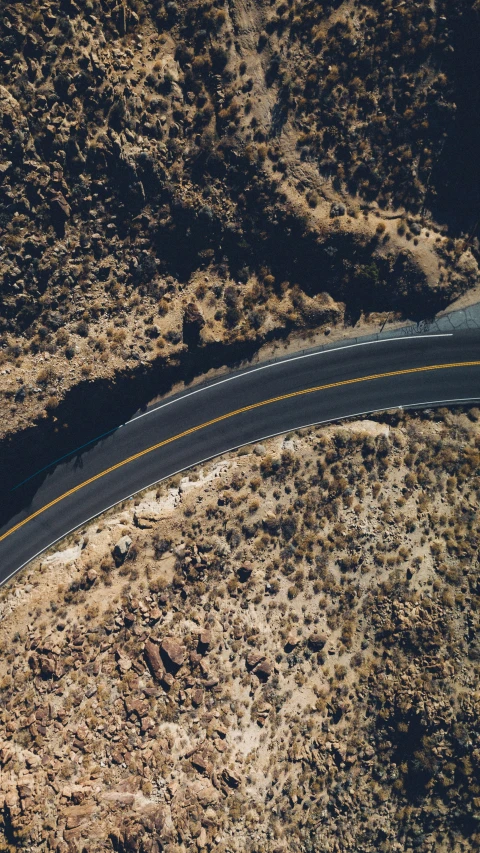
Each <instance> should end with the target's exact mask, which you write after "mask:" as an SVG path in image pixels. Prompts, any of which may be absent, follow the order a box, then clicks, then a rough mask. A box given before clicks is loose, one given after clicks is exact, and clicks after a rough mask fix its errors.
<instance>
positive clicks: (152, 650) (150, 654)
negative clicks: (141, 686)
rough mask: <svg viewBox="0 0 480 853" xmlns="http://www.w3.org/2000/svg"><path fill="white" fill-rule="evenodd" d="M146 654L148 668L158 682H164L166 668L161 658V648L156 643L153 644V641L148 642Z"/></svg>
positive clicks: (146, 643)
mask: <svg viewBox="0 0 480 853" xmlns="http://www.w3.org/2000/svg"><path fill="white" fill-rule="evenodd" d="M144 652H145V660H146V661H147V664H148V668H149V670H150V672H151V673H152V675H153V677H154V678H156V679H157V681H162V679H163V677H164V675H165V667H164V665H163V662H162V658H161V656H160V649H159V647H158V646H157V644H156V643H153V642H152V640H147V641H146V642H145V650H144Z"/></svg>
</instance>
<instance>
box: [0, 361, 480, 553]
mask: <svg viewBox="0 0 480 853" xmlns="http://www.w3.org/2000/svg"><path fill="white" fill-rule="evenodd" d="M479 366H480V361H460V362H453V363H451V364H434V365H430V366H429V367H411V368H408V369H406V370H392V371H390V372H389V373H373V374H372V375H371V376H361V377H359V378H358V379H343V380H342V381H341V382H330V383H329V384H328V385H317V386H315V387H314V388H305V389H304V390H303V391H292V392H290V393H289V394H281V395H280V396H279V397H271V398H270V399H269V400H262V401H261V402H259V403H252V404H251V405H250V406H243V407H242V408H241V409H235V411H233V412H227V414H225V415H219V417H218V418H212V420H210V421H206V422H205V423H203V424H199V425H198V426H194V427H190V429H186V430H184V432H179V433H178V434H177V435H173V436H172V437H171V438H166V439H164V441H159V442H158V444H152V446H151V447H147V448H146V450H141V451H139V453H134V455H133V456H129V457H128V459H123V460H122V462H117V464H116V465H112V466H111V468H106V469H105V471H101V472H100V473H99V474H95V476H94V477H90V479H89V480H85V482H84V483H80V484H79V485H78V486H75V487H74V488H73V489H69V491H68V492H65V493H64V494H63V495H60V496H59V497H58V498H55V500H53V501H50V503H48V504H45V506H43V507H42V508H41V509H37V511H36V512H34V513H32V515H29V516H28V518H24V519H23V521H19V523H18V524H16V525H15V526H14V527H12V528H11V529H10V530H7V532H6V533H4V534H3V536H0V542H3V540H4V539H6V538H7V536H11V534H12V533H15V531H16V530H19V529H20V528H21V527H24V525H25V524H28V522H29V521H32V520H33V519H34V518H37V517H38V516H39V515H41V514H42V513H43V512H46V511H47V509H51V508H52V507H53V506H56V504H59V503H60V502H61V501H63V500H65V498H69V497H70V495H74V494H75V492H79V491H80V489H83V488H85V486H89V485H91V483H95V482H96V481H97V480H100V479H101V478H102V477H105V476H106V475H107V474H111V473H112V471H117V470H118V468H122V467H123V466H124V465H128V464H129V463H130V462H135V460H137V459H140V458H141V457H142V456H146V455H147V454H148V453H152V452H153V451H154V450H159V449H160V448H161V447H165V446H166V445H167V444H171V443H172V442H174V441H178V440H179V439H180V438H186V436H187V435H193V433H195V432H199V431H200V430H202V429H206V428H207V427H210V426H213V425H214V424H218V423H221V421H226V420H228V418H234V417H235V416H236V415H242V414H243V413H244V412H251V411H253V410H254V409H259V408H261V406H269V405H270V404H271V403H280V402H281V401H282V400H291V399H292V398H293V397H302V396H304V395H305V394H314V393H316V392H317V391H328V390H330V389H331V388H341V387H342V386H345V385H356V384H358V383H360V382H372V381H373V380H374V379H389V378H391V377H394V376H407V375H409V374H412V373H426V372H428V371H432V370H450V369H452V368H455V367H479Z"/></svg>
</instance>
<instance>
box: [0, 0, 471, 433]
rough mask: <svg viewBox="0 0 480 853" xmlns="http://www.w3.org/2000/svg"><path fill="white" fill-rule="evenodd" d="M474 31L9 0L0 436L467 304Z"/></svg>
mask: <svg viewBox="0 0 480 853" xmlns="http://www.w3.org/2000/svg"><path fill="white" fill-rule="evenodd" d="M479 30H480V15H479V11H478V3H473V4H472V2H471V0H467V2H457V0H448V2H447V0H438V2H436V3H435V4H432V3H431V2H430V0H420V1H419V2H417V3H415V4H411V3H394V2H392V0H379V2H375V3H373V2H364V0H334V2H329V3H325V4H319V3H316V2H313V0H303V2H297V0H285V2H283V0H279V2H266V0H257V2H252V0H228V2H223V0H178V2H177V0H175V1H174V0H168V2H164V0H152V2H149V3H147V2H142V0H85V2H82V3H80V2H76V1H75V0H31V2H29V3H18V2H8V0H4V2H3V3H2V14H1V19H0V395H1V396H0V400H1V402H2V413H4V417H3V418H2V423H1V425H0V434H1V436H4V435H5V434H6V433H8V432H11V431H14V430H18V429H20V428H22V427H25V426H26V425H28V424H30V423H32V422H35V419H36V420H37V421H40V420H41V419H42V418H47V419H48V420H49V422H51V424H52V425H54V428H55V429H59V430H61V429H62V428H63V424H62V421H61V420H59V421H58V423H56V419H57V414H56V411H57V408H58V405H59V403H60V402H61V401H62V399H63V398H64V396H65V394H66V393H67V391H68V390H69V389H71V388H72V387H77V386H84V385H88V384H91V383H92V382H93V381H94V380H98V381H100V380H105V379H117V380H118V378H119V376H125V375H133V373H134V372H135V371H137V372H138V370H139V369H143V368H144V369H145V371H147V372H148V369H149V366H151V368H152V369H153V370H154V371H155V375H156V376H157V375H159V376H160V375H161V374H162V372H163V371H164V369H165V368H166V367H167V366H168V365H171V364H172V363H175V360H177V359H178V358H179V357H180V356H181V355H182V354H185V352H187V353H194V354H195V355H196V357H197V361H196V363H197V364H198V370H200V371H201V370H202V369H208V367H209V366H211V365H210V362H209V358H210V353H211V351H212V350H211V347H212V345H216V346H217V349H216V350H215V353H216V357H217V359H218V357H219V356H218V345H220V346H225V356H224V357H225V360H227V361H228V359H229V358H230V357H231V355H232V354H231V350H229V349H228V347H229V346H230V345H231V344H232V343H237V344H239V345H241V344H243V343H249V344H250V345H255V346H259V345H261V344H262V343H264V342H265V341H268V340H272V339H275V338H279V337H284V336H285V335H286V334H289V333H292V332H295V330H297V331H299V332H305V330H312V331H314V332H315V333H318V334H323V333H324V332H328V331H330V330H331V329H335V327H336V326H338V327H340V328H343V325H344V323H347V324H349V323H353V322H355V321H357V320H358V318H359V317H361V316H364V317H365V316H368V315H371V314H372V313H373V314H375V313H377V314H378V312H383V313H384V316H387V315H386V314H385V312H389V313H390V314H391V315H392V316H409V317H425V316H427V315H431V314H432V313H434V312H435V311H437V310H438V309H440V308H442V307H445V306H446V305H447V304H448V303H449V302H451V301H452V300H453V299H454V298H456V297H457V296H459V295H461V294H463V293H465V292H466V291H468V289H469V288H472V287H474V285H475V283H476V281H477V275H478V252H479V244H478V234H477V231H476V222H477V218H478V201H479V197H480V193H479V187H480V175H479V169H478V157H477V150H478V141H479V140H478V132H479V131H478V127H479V125H478V121H477V114H478V109H477V106H478V98H479V95H478V93H479V91H480V86H479V85H478V83H479V80H480V69H479V60H478V57H479V55H480V52H479V51H478V38H479ZM209 347H210V349H209ZM235 352H236V354H237V356H238V354H239V352H241V350H240V351H239V350H236V351H235ZM179 378H180V379H181V378H182V376H181V375H180V374H179Z"/></svg>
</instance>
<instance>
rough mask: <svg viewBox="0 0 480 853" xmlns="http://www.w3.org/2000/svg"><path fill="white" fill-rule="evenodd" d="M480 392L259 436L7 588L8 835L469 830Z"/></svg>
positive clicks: (444, 837) (467, 835) (4, 761)
mask: <svg viewBox="0 0 480 853" xmlns="http://www.w3.org/2000/svg"><path fill="white" fill-rule="evenodd" d="M479 465H480V412H479V411H478V410H477V409H470V410H465V411H464V412H462V411H460V410H457V411H456V412H455V413H452V412H448V411H447V410H438V411H436V412H426V413H424V414H422V415H418V416H417V415H413V414H412V415H407V414H404V413H398V412H396V413H395V414H392V415H390V414H388V413H387V414H386V415H384V416H378V417H377V418H375V420H368V421H359V422H351V423H345V424H343V425H339V426H332V427H328V428H318V429H314V430H309V431H302V432H300V433H295V434H293V435H290V436H286V437H285V438H277V439H273V440H270V441H269V442H266V443H265V445H264V446H259V445H257V446H255V447H248V448H245V449H242V450H240V451H239V452H238V453H237V454H236V455H231V456H229V457H225V458H222V459H220V460H217V461H215V462H212V463H209V464H208V465H207V466H204V467H202V468H201V469H200V468H199V469H197V470H195V471H192V472H190V473H189V475H188V476H186V477H183V478H180V477H177V478H176V479H174V480H172V481H168V482H165V483H163V484H161V485H160V486H159V488H158V490H157V491H155V490H154V491H149V492H147V493H144V494H142V495H139V496H138V497H137V498H136V499H135V500H133V501H129V502H128V503H126V504H125V505H124V506H123V507H120V508H119V509H118V510H116V511H114V512H111V513H109V514H107V515H106V516H104V517H102V518H101V519H99V520H97V521H95V522H93V523H92V524H90V525H89V526H88V527H86V528H85V529H83V530H80V531H79V532H78V534H76V535H75V536H74V537H72V538H71V539H70V540H69V541H67V542H64V543H61V544H60V545H59V546H58V548H57V550H56V551H55V552H52V553H50V554H47V555H44V556H43V557H42V558H41V559H40V560H37V561H36V563H35V564H32V565H31V566H30V567H29V568H28V569H27V570H26V571H24V572H23V573H22V574H21V575H20V576H19V577H17V578H16V579H15V583H12V584H10V585H9V586H7V587H6V588H4V589H3V590H2V592H1V594H0V643H1V650H2V654H1V657H0V792H1V793H0V850H1V851H5V853H7V851H8V853H11V851H14V850H29V851H32V853H37V851H38V853H40V851H49V850H51V851H57V853H69V851H75V853H78V851H82V853H83V851H85V853H86V851H88V853H93V852H94V851H117V853H127V851H128V853H160V851H165V853H186V851H197V850H199V851H202V850H204V851H207V850H211V851H216V853H222V851H223V853H227V851H230V853H235V851H238V853H243V851H251V852H252V853H253V851H266V852H267V853H287V851H292V853H293V851H305V852H307V851H319V850H322V851H332V853H333V851H342V853H346V852H347V851H352V853H353V851H358V850H362V851H365V852H366V853H367V852H368V851H389V853H390V851H398V853H400V851H409V852H410V851H412V853H413V851H419V853H432V851H436V853H437V851H438V852H439V853H443V851H445V853H447V851H449V853H452V851H454V853H460V852H461V851H462V852H463V853H466V851H473V850H476V849H478V845H479V843H480V723H479V720H480V692H479V689H478V676H479V660H480V646H479V642H478V637H479V601H480V599H479V596H480V587H479V584H478V558H479V545H480V542H479V526H478V506H479V497H480V495H479V480H478V471H479Z"/></svg>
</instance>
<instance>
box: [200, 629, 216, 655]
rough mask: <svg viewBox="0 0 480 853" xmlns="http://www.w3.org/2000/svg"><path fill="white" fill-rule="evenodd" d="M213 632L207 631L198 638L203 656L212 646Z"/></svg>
mask: <svg viewBox="0 0 480 853" xmlns="http://www.w3.org/2000/svg"><path fill="white" fill-rule="evenodd" d="M212 639H213V638H212V632H211V631H208V630H205V631H202V632H201V634H200V636H199V638H198V650H199V652H201V653H202V654H205V652H208V651H209V650H210V648H211V646H212Z"/></svg>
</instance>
